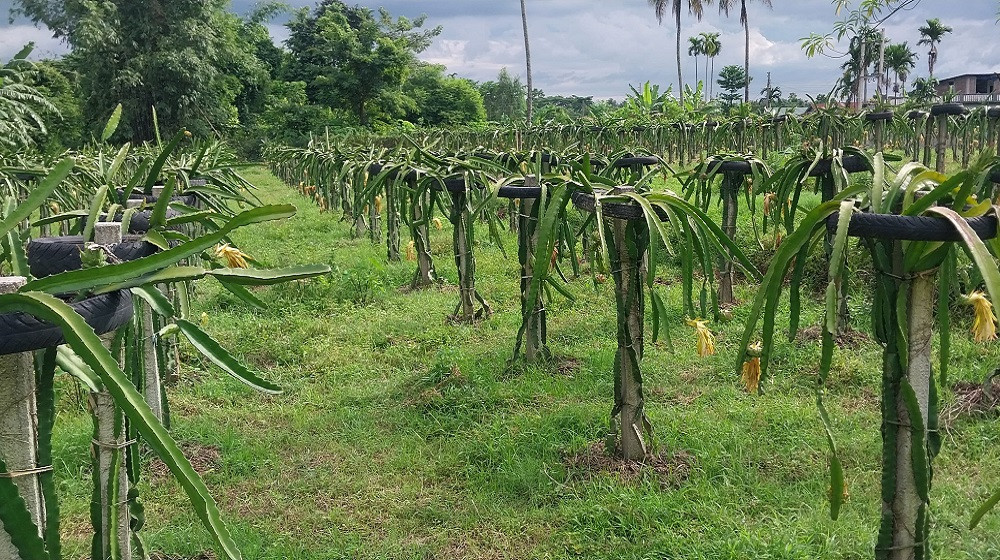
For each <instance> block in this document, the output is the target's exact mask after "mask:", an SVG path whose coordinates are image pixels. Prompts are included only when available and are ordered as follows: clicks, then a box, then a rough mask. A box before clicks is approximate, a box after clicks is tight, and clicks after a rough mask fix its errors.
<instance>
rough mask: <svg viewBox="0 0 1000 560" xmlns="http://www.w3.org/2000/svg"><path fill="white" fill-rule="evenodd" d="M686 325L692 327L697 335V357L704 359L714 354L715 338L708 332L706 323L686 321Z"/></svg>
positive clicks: (695, 320) (697, 320) (694, 320)
mask: <svg viewBox="0 0 1000 560" xmlns="http://www.w3.org/2000/svg"><path fill="white" fill-rule="evenodd" d="M686 322H687V325H688V326H689V327H694V329H695V331H696V332H697V334H698V355H699V356H701V357H702V358H704V357H705V356H711V355H713V354H715V336H714V335H713V334H712V331H710V330H708V321H704V320H702V319H688V320H687V321H686Z"/></svg>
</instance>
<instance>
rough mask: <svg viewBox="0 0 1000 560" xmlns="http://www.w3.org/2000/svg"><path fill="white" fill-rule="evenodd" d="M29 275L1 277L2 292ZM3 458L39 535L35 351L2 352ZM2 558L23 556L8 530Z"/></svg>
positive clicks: (2, 537) (1, 537)
mask: <svg viewBox="0 0 1000 560" xmlns="http://www.w3.org/2000/svg"><path fill="white" fill-rule="evenodd" d="M26 281H27V279H25V278H23V277H20V276H14V277H0V294H12V293H15V292H17V290H19V289H20V288H21V287H22V286H24V284H25V283H26ZM0 459H2V460H3V462H4V464H5V465H6V467H7V472H8V473H10V474H11V476H12V477H13V480H14V484H15V486H17V490H18V494H20V496H21V498H22V499H23V500H24V503H25V506H26V507H27V509H28V514H29V515H30V516H31V520H32V521H33V522H34V523H35V526H36V527H38V536H39V537H41V536H42V535H43V530H44V527H45V505H44V498H43V496H42V486H41V480H40V476H39V475H40V473H39V472H38V469H39V467H48V466H49V465H39V464H38V403H37V392H36V387H35V366H34V362H33V361H32V356H31V352H21V353H18V354H8V355H5V356H0ZM0 558H2V559H4V560H6V559H8V558H10V559H16V558H19V556H18V554H17V551H16V549H15V548H14V545H13V544H12V543H11V541H10V537H8V536H7V533H5V532H4V531H2V530H0Z"/></svg>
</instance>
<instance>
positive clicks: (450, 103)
mask: <svg viewBox="0 0 1000 560" xmlns="http://www.w3.org/2000/svg"><path fill="white" fill-rule="evenodd" d="M403 93H404V94H405V95H407V96H409V97H410V98H411V99H412V100H413V102H414V107H413V109H414V110H412V111H411V112H410V114H409V115H408V116H407V120H409V121H411V122H414V123H419V124H425V125H428V126H453V125H459V124H471V123H478V122H483V121H485V120H486V109H485V108H484V106H483V96H482V95H481V94H480V93H479V90H478V89H477V88H476V86H475V85H474V84H473V83H472V82H470V81H469V80H465V79H462V78H456V77H453V76H445V75H444V66H440V65H436V64H426V63H420V64H418V65H417V66H416V67H415V68H414V69H413V71H412V74H411V75H410V78H409V80H407V82H406V84H405V85H404V86H403Z"/></svg>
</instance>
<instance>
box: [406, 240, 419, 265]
mask: <svg viewBox="0 0 1000 560" xmlns="http://www.w3.org/2000/svg"><path fill="white" fill-rule="evenodd" d="M406 260H408V261H415V260H417V245H416V244H415V243H414V242H412V241H410V243H409V244H408V245H407V246H406Z"/></svg>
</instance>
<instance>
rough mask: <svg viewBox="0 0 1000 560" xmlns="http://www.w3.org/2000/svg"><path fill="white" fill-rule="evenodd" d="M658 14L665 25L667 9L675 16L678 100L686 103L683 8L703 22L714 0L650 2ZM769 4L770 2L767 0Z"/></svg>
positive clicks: (657, 19) (658, 21) (655, 0)
mask: <svg viewBox="0 0 1000 560" xmlns="http://www.w3.org/2000/svg"><path fill="white" fill-rule="evenodd" d="M648 1H649V5H650V6H652V7H653V11H654V12H655V13H656V21H657V23H659V24H660V25H663V16H665V15H667V9H668V8H669V9H670V12H671V13H673V14H674V22H675V24H676V25H677V99H678V100H679V101H680V102H681V103H683V102H684V77H683V76H682V75H681V8H683V7H684V4H685V2H686V3H687V5H688V11H690V12H691V13H692V14H694V17H696V18H698V20H699V21H701V16H702V15H703V14H704V7H705V5H710V4H711V3H712V0H648ZM767 1H768V2H769V1H770V0H767Z"/></svg>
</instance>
